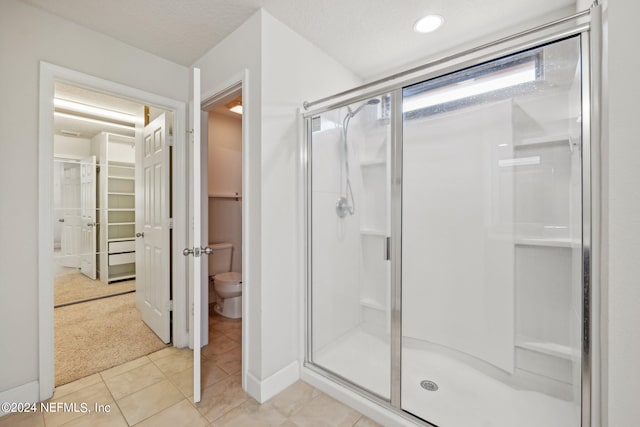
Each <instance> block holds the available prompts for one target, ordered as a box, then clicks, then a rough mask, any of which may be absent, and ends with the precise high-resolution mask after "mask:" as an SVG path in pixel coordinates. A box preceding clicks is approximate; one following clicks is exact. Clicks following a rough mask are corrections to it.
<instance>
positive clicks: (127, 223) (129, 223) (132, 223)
mask: <svg viewBox="0 0 640 427" xmlns="http://www.w3.org/2000/svg"><path fill="white" fill-rule="evenodd" d="M107 225H109V226H112V225H136V223H135V222H110V223H109V224H107Z"/></svg>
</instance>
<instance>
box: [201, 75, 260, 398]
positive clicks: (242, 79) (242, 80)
mask: <svg viewBox="0 0 640 427" xmlns="http://www.w3.org/2000/svg"><path fill="white" fill-rule="evenodd" d="M236 91H240V92H241V93H242V106H243V111H242V284H243V286H242V371H241V372H242V389H243V390H247V378H248V373H249V359H248V358H249V354H250V351H251V348H250V341H249V330H250V329H251V328H250V325H251V323H250V322H251V321H252V320H253V319H252V318H251V316H250V312H251V310H250V302H249V301H250V298H249V295H250V292H251V283H252V277H250V273H249V272H250V269H249V268H248V265H249V263H250V262H252V259H251V255H250V254H251V250H250V249H251V247H252V246H251V245H252V240H251V239H250V236H249V212H251V209H250V206H252V203H251V202H252V199H251V197H250V194H249V193H250V192H249V182H250V175H251V172H250V168H249V155H250V152H251V148H250V144H249V141H250V134H249V123H250V118H251V113H250V110H251V108H250V99H251V98H250V93H249V70H247V69H244V70H242V71H241V72H238V73H236V74H234V75H233V76H232V77H231V78H229V79H228V80H226V81H225V82H224V83H223V84H221V85H219V86H217V87H216V88H214V89H213V90H209V91H207V92H205V93H202V92H201V94H200V99H201V103H200V107H199V108H198V110H197V111H196V113H200V114H201V117H204V115H205V114H208V112H209V110H210V109H211V108H212V107H213V106H214V105H215V104H216V103H217V102H218V101H219V100H220V99H222V98H223V97H225V96H227V95H228V94H230V93H232V92H236ZM194 109H195V108H194ZM200 127H201V129H202V132H201V136H200V139H201V144H202V145H201V148H202V150H201V156H202V158H201V169H200V170H201V181H200V182H201V186H200V189H201V194H200V197H201V200H204V203H202V204H201V224H202V225H201V227H202V235H203V236H206V240H205V241H204V242H203V243H205V244H207V245H208V242H209V240H208V229H209V223H208V221H209V219H208V212H209V203H208V198H209V194H208V184H209V181H208V177H209V165H208V128H209V124H208V121H207V122H202V123H201V125H200ZM205 130H206V131H207V132H205ZM205 142H206V144H205ZM193 196H194V197H196V195H193ZM201 274H202V276H204V275H207V276H208V261H205V262H203V263H202V272H201ZM201 285H202V286H201V289H202V292H201V304H200V307H197V308H196V310H195V311H196V315H194V319H197V318H198V316H199V317H200V321H201V325H202V327H201V344H202V345H206V344H207V343H208V340H209V319H208V308H209V281H208V280H204V281H202V283H201ZM198 308H199V310H198ZM203 313H207V316H203V315H202V314H203ZM256 326H257V325H256Z"/></svg>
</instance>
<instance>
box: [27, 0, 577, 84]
mask: <svg viewBox="0 0 640 427" xmlns="http://www.w3.org/2000/svg"><path fill="white" fill-rule="evenodd" d="M22 1H24V2H25V3H29V4H31V5H34V6H37V7H40V8H42V9H44V10H47V11H49V12H51V13H53V14H56V15H59V16H61V17H63V18H65V19H68V20H70V21H73V22H76V23H78V24H81V25H84V26H86V27H88V28H91V29H93V30H96V31H99V32H102V33H104V34H107V35H110V36H112V37H114V38H116V39H119V40H121V41H123V42H125V43H127V44H130V45H132V46H136V47H138V48H140V49H144V50H146V51H148V52H151V53H154V54H156V55H158V56H161V57H163V58H166V59H169V60H171V61H174V62H177V63H179V64H183V65H187V66H188V65H191V64H193V63H194V62H195V60H196V59H198V58H199V57H200V56H202V55H203V54H204V53H205V52H206V51H208V50H209V49H210V48H212V47H213V46H215V45H216V44H217V43H218V42H220V41H221V40H222V39H223V38H224V37H225V36H226V35H228V34H229V33H231V32H233V30H235V29H236V28H238V27H239V26H240V25H241V24H242V23H243V22H244V21H245V20H246V19H247V18H248V17H249V16H251V15H252V14H253V13H254V12H255V11H256V10H257V9H258V8H260V7H264V8H265V9H266V10H267V11H268V12H269V13H270V14H271V15H273V16H274V17H275V18H277V19H278V20H280V21H282V22H283V23H285V24H286V25H288V26H289V27H291V28H292V29H293V30H295V31H296V32H298V33H299V34H301V35H302V36H303V37H305V38H306V39H308V40H309V41H311V42H312V43H314V44H315V45H317V46H318V47H320V48H321V49H322V50H324V51H325V52H327V53H328V54H329V55H331V56H332V57H334V58H335V59H336V60H338V61H339V62H341V63H342V64H343V65H345V66H346V67H347V68H349V69H351V70H352V71H354V72H355V73H356V74H358V75H360V76H361V77H363V78H365V79H366V78H371V77H373V76H376V75H380V74H381V73H384V72H386V71H388V70H393V69H397V68H399V67H401V66H402V65H405V64H408V63H412V62H415V61H418V60H420V59H423V58H428V57H430V56H433V55H435V54H437V53H441V52H443V51H445V50H447V49H451V48H453V47H456V46H460V45H464V44H469V43H475V42H476V41H478V40H479V39H482V38H484V37H487V36H489V35H491V34H495V33H499V32H501V31H505V30H506V29H508V28H517V27H518V26H521V25H525V24H524V23H525V22H526V21H531V20H534V21H535V20H536V18H537V19H545V18H542V17H546V18H549V17H551V16H564V15H566V14H567V13H568V12H569V13H570V12H571V10H572V8H573V5H574V4H575V1H574V0H517V1H504V0H482V1H480V0H179V1H177V0H108V1H105V0H55V1H51V0H22ZM427 13H437V14H440V15H442V16H444V18H445V24H444V26H443V27H442V28H441V29H440V30H438V31H436V32H434V33H431V34H422V35H419V34H416V33H414V32H413V30H412V27H413V24H414V22H415V21H416V19H418V18H419V17H421V16H423V15H425V14H427Z"/></svg>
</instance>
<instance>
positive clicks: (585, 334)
mask: <svg viewBox="0 0 640 427" xmlns="http://www.w3.org/2000/svg"><path fill="white" fill-rule="evenodd" d="M589 12H590V13H589V16H588V18H587V20H586V22H581V23H579V24H577V23H572V22H568V21H569V20H568V19H567V18H565V19H562V20H559V21H556V22H555V23H551V24H548V25H544V26H541V27H538V28H535V29H532V30H530V31H525V32H523V33H519V34H516V35H514V36H511V37H507V38H505V39H503V40H502V41H498V42H495V43H492V44H488V45H485V46H483V47H482V49H480V48H478V49H471V50H469V51H466V52H462V53H461V54H456V55H452V56H451V57H449V59H447V58H444V59H439V60H435V61H433V62H431V63H429V64H425V66H423V67H418V68H419V69H420V70H417V69H413V70H407V72H406V73H399V74H396V75H394V76H390V77H389V78H386V79H381V80H380V81H378V82H377V83H379V84H373V83H376V82H373V83H371V84H366V85H363V86H362V87H360V88H356V89H354V91H359V92H360V93H359V94H358V95H357V96H353V97H350V98H348V99H343V98H344V95H346V94H347V93H351V91H346V92H343V93H340V94H337V95H334V96H332V97H328V98H323V99H321V100H319V101H316V102H314V103H313V104H316V103H325V102H326V101H334V100H336V99H339V101H338V102H333V103H331V104H327V105H325V106H324V107H321V108H317V109H314V110H312V111H309V112H305V113H303V114H302V119H303V123H304V129H303V133H304V135H303V137H304V141H303V144H301V153H300V159H301V172H302V178H303V180H304V183H303V189H304V195H303V197H304V200H303V202H304V206H303V211H304V218H305V219H304V244H303V247H304V250H305V253H304V261H305V266H304V267H305V270H304V276H305V281H306V284H305V288H304V302H305V304H304V306H305V311H304V321H305V328H304V331H305V337H304V339H305V340H304V362H303V369H308V370H310V371H311V372H313V373H315V374H318V375H320V376H321V377H323V378H326V379H329V380H331V381H333V382H335V383H337V384H339V385H341V386H343V387H345V388H346V389H347V390H349V391H351V392H353V393H355V394H356V395H359V396H361V397H364V398H366V399H368V400H369V401H371V402H374V403H376V404H378V405H380V406H382V407H383V408H384V409H386V410H390V411H392V412H393V413H394V414H395V415H398V416H400V417H402V418H404V419H406V420H409V421H411V422H413V423H417V425H424V426H434V425H433V424H431V423H429V422H427V421H425V420H423V419H421V418H418V417H416V416H414V415H412V414H410V413H409V412H406V411H404V410H403V409H402V407H401V396H400V394H401V389H400V387H401V384H400V371H401V348H402V325H401V320H402V319H401V313H402V307H401V305H402V300H401V280H402V278H401V259H402V258H401V256H402V254H401V238H402V224H401V221H402V217H401V215H402V143H403V141H402V126H403V114H402V102H403V97H402V90H403V88H404V87H406V86H410V85H412V84H416V83H419V82H422V81H425V80H429V79H434V78H437V77H441V76H444V75H446V74H450V73H453V72H455V71H459V70H462V69H465V68H469V67H473V66H475V65H479V64H482V63H486V62H490V61H493V60H496V59H498V58H501V57H504V56H507V55H511V54H515V53H518V52H521V51H525V50H527V49H531V48H535V47H541V46H543V45H546V44H550V43H554V42H559V41H562V40H563V39H567V38H570V37H574V36H576V37H579V42H580V54H581V56H580V64H581V71H582V76H581V85H582V87H581V104H582V105H581V113H582V126H581V131H582V150H581V154H582V162H581V167H582V170H581V178H582V185H581V200H582V256H581V277H582V281H581V285H582V328H581V329H582V330H581V333H582V338H581V340H580V341H581V347H582V348H581V402H580V404H581V414H582V415H581V424H580V425H581V427H597V426H599V425H600V423H599V416H598V415H599V404H600V394H599V384H598V382H597V381H598V375H597V374H596V375H594V372H596V373H597V372H598V371H599V369H600V361H599V358H598V354H599V352H598V349H599V346H600V340H599V331H598V330H597V329H595V328H592V325H596V326H597V325H598V322H597V321H599V311H600V297H599V294H600V292H599V289H600V287H599V269H600V265H599V262H600V242H599V236H600V164H599V159H600V155H599V153H600V144H601V142H600V121H601V112H600V98H599V96H600V95H599V94H600V70H599V64H600V59H601V51H600V42H599V41H600V39H601V36H600V31H601V30H600V28H601V22H600V19H601V16H600V13H601V10H600V6H597V5H595V6H593V7H592V8H591V9H590V11H589ZM578 15H579V16H578ZM584 15H586V13H585V12H582V13H580V14H577V15H574V16H573V17H574V18H576V19H577V18H579V17H582V16H584ZM563 24H566V25H563ZM556 26H562V27H561V28H555V27H556ZM549 27H554V28H555V30H554V31H552V32H551V31H546V30H548V29H549ZM541 33H543V34H541ZM496 46H497V47H499V48H498V49H495V50H493V49H494V48H495V47H496ZM416 70H417V71H416ZM413 71H415V72H413ZM405 74H407V77H405V78H399V77H398V76H403V77H404V75H405ZM390 81H394V83H392V84H387V85H384V84H385V83H388V82H390ZM372 86H373V87H374V89H371V90H366V91H365V90H364V89H368V88H369V87H372ZM376 87H377V88H376ZM360 89H362V90H360ZM388 93H390V94H391V105H392V108H391V117H390V124H391V138H392V140H391V159H390V165H391V183H390V191H391V199H390V200H391V206H390V207H389V208H390V215H391V239H390V241H391V247H390V254H391V259H390V262H391V265H390V268H391V283H390V286H391V292H390V295H391V301H390V317H391V331H390V347H391V348H390V350H391V360H390V362H391V363H390V375H391V383H390V386H391V387H390V388H391V389H390V399H384V398H381V397H380V396H378V395H376V394H374V393H372V392H369V391H367V390H365V389H363V388H362V387H361V386H359V385H358V384H356V383H354V382H352V381H350V380H349V379H347V378H344V377H342V376H340V375H337V374H335V373H332V372H330V371H329V370H326V369H324V368H323V367H321V366H319V365H316V364H315V363H314V362H313V345H312V343H313V335H312V322H313V316H312V315H313V313H312V268H313V262H312V261H313V260H312V255H313V254H312V248H311V244H312V236H311V224H312V222H311V221H312V218H311V212H312V211H311V202H312V197H311V194H312V188H311V185H312V182H311V168H312V165H311V157H310V153H311V143H312V124H311V121H312V118H313V117H314V116H317V115H319V114H321V113H323V112H327V111H330V110H334V109H337V108H341V107H344V106H347V105H349V104H352V103H355V102H361V101H365V100H367V99H369V98H372V97H375V96H381V95H383V94H388ZM308 105H309V104H307V103H305V106H308ZM594 356H595V357H594ZM442 427H447V426H442Z"/></svg>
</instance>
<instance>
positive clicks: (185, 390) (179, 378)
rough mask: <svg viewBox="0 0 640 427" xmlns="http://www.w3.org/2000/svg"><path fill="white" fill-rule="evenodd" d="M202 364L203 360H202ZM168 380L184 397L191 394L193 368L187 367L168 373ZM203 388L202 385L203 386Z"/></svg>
mask: <svg viewBox="0 0 640 427" xmlns="http://www.w3.org/2000/svg"><path fill="white" fill-rule="evenodd" d="M203 364H204V362H203ZM169 381H171V382H172V383H173V385H174V386H176V387H177V388H178V390H180V393H182V395H183V396H184V397H191V396H193V369H192V368H188V369H185V370H184V371H182V372H178V373H177V374H173V375H169ZM203 388H204V387H203Z"/></svg>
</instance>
